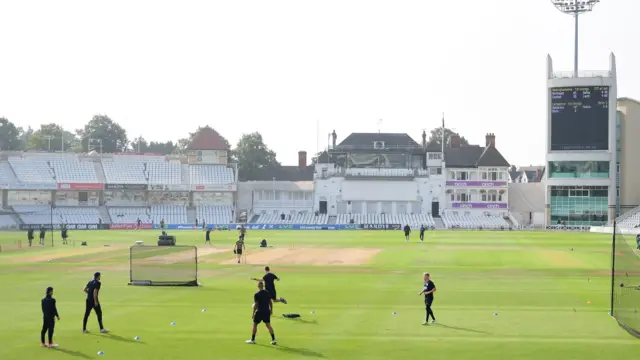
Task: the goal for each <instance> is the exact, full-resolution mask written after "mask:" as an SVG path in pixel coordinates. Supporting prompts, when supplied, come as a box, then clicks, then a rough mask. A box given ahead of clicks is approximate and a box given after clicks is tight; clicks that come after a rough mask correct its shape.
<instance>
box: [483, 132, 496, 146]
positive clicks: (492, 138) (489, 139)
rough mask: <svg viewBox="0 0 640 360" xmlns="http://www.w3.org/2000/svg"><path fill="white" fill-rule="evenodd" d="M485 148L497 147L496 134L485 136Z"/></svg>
mask: <svg viewBox="0 0 640 360" xmlns="http://www.w3.org/2000/svg"><path fill="white" fill-rule="evenodd" d="M485 146H486V147H489V146H493V147H494V148H495V147H496V134H494V133H488V134H487V135H486V136H485Z"/></svg>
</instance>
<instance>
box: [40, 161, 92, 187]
mask: <svg viewBox="0 0 640 360" xmlns="http://www.w3.org/2000/svg"><path fill="white" fill-rule="evenodd" d="M47 160H48V161H49V165H50V166H51V168H52V169H53V172H54V176H55V179H56V180H57V182H59V183H65V182H77V183H89V184H95V183H98V182H99V181H98V176H97V175H96V168H95V166H94V164H93V162H90V161H82V160H80V159H79V158H78V157H77V156H68V155H59V156H56V155H53V156H47Z"/></svg>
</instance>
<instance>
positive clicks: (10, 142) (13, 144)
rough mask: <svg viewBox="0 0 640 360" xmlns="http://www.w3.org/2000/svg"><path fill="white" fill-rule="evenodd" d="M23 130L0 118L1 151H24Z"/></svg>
mask: <svg viewBox="0 0 640 360" xmlns="http://www.w3.org/2000/svg"><path fill="white" fill-rule="evenodd" d="M21 136H22V129H21V128H19V127H17V126H16V125H15V124H14V123H12V122H11V121H9V120H7V119H6V118H3V117H0V150H22V145H23V143H22V140H21V138H20V137H21Z"/></svg>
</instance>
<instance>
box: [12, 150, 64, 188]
mask: <svg viewBox="0 0 640 360" xmlns="http://www.w3.org/2000/svg"><path fill="white" fill-rule="evenodd" d="M8 160H9V164H11V167H12V168H13V171H14V172H15V174H16V177H17V178H18V180H19V181H20V182H23V183H54V182H56V181H55V179H54V178H53V176H54V174H53V169H52V168H51V167H50V166H49V164H47V161H46V160H45V158H44V157H34V156H25V157H19V156H10V157H9V159H8Z"/></svg>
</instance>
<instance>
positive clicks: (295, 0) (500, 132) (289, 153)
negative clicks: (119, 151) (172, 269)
mask: <svg viewBox="0 0 640 360" xmlns="http://www.w3.org/2000/svg"><path fill="white" fill-rule="evenodd" d="M516 4H517V5H516ZM638 13H640V1H638V0H603V1H602V2H601V3H600V4H598V5H597V6H596V7H595V9H594V11H593V12H592V13H588V14H585V15H584V16H582V17H581V18H580V52H579V54H580V69H581V70H607V69H608V68H609V54H610V53H611V52H614V53H615V54H616V58H617V71H618V96H619V97H623V96H625V97H632V98H636V99H640V67H638V66H634V64H638V63H640V47H638V46H637V41H638V40H637V39H638V38H640V36H639V35H640V27H638V26H637V23H636V21H637V19H636V17H637V15H636V14H638ZM0 54H2V55H0V117H6V118H8V119H9V120H10V121H12V122H14V123H16V125H18V126H23V127H26V126H31V127H33V128H38V127H39V125H40V124H42V123H51V122H54V123H58V124H61V125H63V126H64V127H65V128H67V129H69V130H73V129H77V128H80V127H82V126H83V125H84V124H85V123H86V122H88V121H89V120H90V119H91V118H92V116H93V115H95V114H106V115H108V116H109V117H111V118H112V119H113V120H114V121H116V122H118V123H119V124H120V125H121V126H123V127H124V128H125V129H126V130H127V132H128V134H129V138H130V139H133V138H136V137H137V136H143V137H144V138H146V139H147V140H155V141H166V140H177V139H178V138H182V137H185V136H186V135H187V134H188V133H189V132H191V131H194V130H195V129H196V128H197V127H198V126H203V125H210V126H211V127H213V128H215V129H216V130H218V132H220V133H221V134H222V135H223V136H225V137H226V138H227V139H228V140H229V141H230V142H231V143H232V144H235V143H236V142H237V141H238V139H239V138H240V136H242V134H243V133H250V132H254V131H258V132H260V133H261V134H262V135H263V137H264V139H265V143H266V144H267V146H269V147H270V148H271V149H272V150H274V151H275V152H276V154H277V158H278V160H279V161H280V162H281V163H283V164H284V165H293V164H296V163H297V153H298V151H299V150H305V151H307V152H308V153H309V154H310V155H309V156H311V155H312V154H313V153H315V152H316V151H317V150H321V149H324V148H325V147H326V146H327V139H328V136H327V134H328V133H330V132H331V131H332V130H334V129H335V131H336V133H337V134H338V142H340V141H341V140H342V139H344V138H345V137H346V136H347V135H349V134H350V133H352V132H377V131H381V132H395V133H408V134H409V135H411V136H412V137H413V138H414V139H415V140H416V141H420V134H421V133H422V130H423V129H426V130H427V132H428V131H429V130H430V129H433V128H435V127H438V126H440V124H441V117H442V114H443V113H444V114H445V121H446V126H447V127H450V128H452V129H454V130H455V131H457V132H459V133H460V135H462V136H464V137H466V138H467V139H468V140H469V141H470V142H471V143H475V144H480V145H484V136H485V134H486V133H489V132H491V133H495V135H496V146H497V148H498V149H499V150H500V152H502V153H503V155H504V156H505V158H506V159H507V160H508V161H509V162H510V163H512V164H516V165H530V164H542V163H543V162H544V152H545V149H544V137H545V131H546V130H545V121H546V116H547V114H546V109H547V107H546V106H547V105H546V78H545V71H546V55H547V54H550V55H551V56H552V58H553V61H554V68H555V69H554V70H557V71H561V70H571V69H572V68H573V19H572V18H571V17H570V16H568V15H565V14H563V13H561V12H559V11H558V10H556V9H555V7H554V6H553V5H552V3H551V1H549V0H533V1H525V0H484V1H476V0H457V1H424V0H393V1H391V0H387V1H379V0H323V1H307V0H286V1H285V0H269V1H265V0H234V1H222V0H203V1H196V0H181V1H164V0H153V1H147V0H136V1H130V0H129V1H122V0H110V1H86V0H82V1H75V0H67V1H50V0H21V1H14V0H0ZM380 120H381V121H380Z"/></svg>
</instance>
